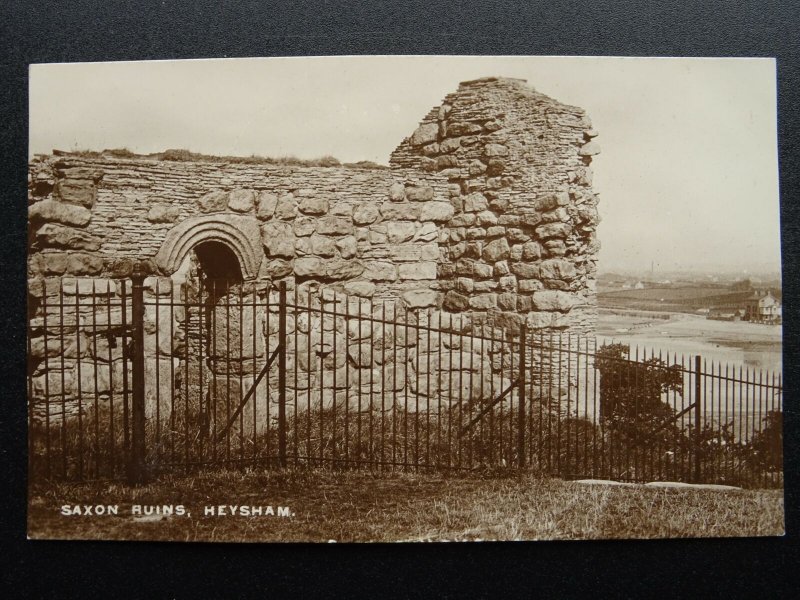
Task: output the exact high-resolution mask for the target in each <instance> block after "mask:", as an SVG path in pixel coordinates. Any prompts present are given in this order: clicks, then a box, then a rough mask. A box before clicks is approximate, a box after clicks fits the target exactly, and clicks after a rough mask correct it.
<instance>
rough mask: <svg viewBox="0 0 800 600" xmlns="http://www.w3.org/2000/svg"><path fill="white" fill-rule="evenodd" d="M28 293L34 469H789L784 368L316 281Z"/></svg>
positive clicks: (90, 286) (579, 473) (86, 286)
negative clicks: (513, 323)
mask: <svg viewBox="0 0 800 600" xmlns="http://www.w3.org/2000/svg"><path fill="white" fill-rule="evenodd" d="M31 298H32V300H31V304H30V318H29V331H28V334H29V335H28V366H29V378H28V382H29V390H28V395H29V403H28V406H29V419H30V436H29V438H30V468H31V475H32V478H33V479H66V480H82V479H116V478H123V477H126V478H128V479H129V480H131V481H141V480H143V479H144V478H146V477H147V476H152V475H153V474H156V473H159V472H162V471H170V470H174V469H185V470H196V469H200V468H203V467H205V466H211V465H265V466H276V467H277V466H286V465H296V466H317V467H333V468H360V467H363V468H370V469H408V470H455V469H459V470H494V469H500V470H502V469H511V468H528V469H532V470H534V471H538V472H541V473H544V474H551V475H555V476H561V477H570V478H577V477H592V478H609V479H618V480H630V481H650V480H676V481H693V482H709V483H724V484H732V485H742V486H751V487H755V486H757V487H779V486H782V484H783V470H782V469H783V465H782V414H783V413H782V407H783V404H782V403H783V397H782V390H783V388H782V381H781V377H780V375H779V374H775V373H768V372H763V371H758V372H755V371H753V370H749V369H745V368H743V367H736V368H734V367H732V366H730V365H721V364H718V363H714V362H710V363H709V362H706V361H704V360H702V359H701V358H700V357H683V356H677V355H668V354H666V353H657V352H652V351H645V350H642V349H638V348H630V347H628V346H624V345H621V344H599V343H598V342H597V340H596V339H595V338H594V337H591V336H576V335H569V334H559V333H546V332H542V331H526V330H525V328H524V327H521V328H518V329H516V330H510V329H508V328H501V327H499V326H497V325H496V324H495V323H494V322H493V320H492V317H491V315H485V314H455V315H454V314H449V313H444V312H441V311H438V310H434V309H416V310H411V309H407V308H405V307H404V305H403V304H402V303H401V302H399V301H395V300H392V299H384V300H377V299H376V300H373V299H366V298H358V297H347V296H344V295H342V294H339V293H335V292H333V291H331V290H329V289H320V288H318V287H317V286H314V285H313V284H311V283H310V282H309V283H304V284H301V285H299V286H297V287H295V288H294V289H292V290H287V289H286V285H285V284H280V285H269V284H265V283H253V282H242V281H229V280H217V279H208V278H204V277H203V276H202V273H199V274H197V273H195V274H191V275H190V276H188V277H187V279H186V280H185V281H180V282H179V281H173V280H171V279H168V278H155V277H151V278H147V279H146V280H145V279H144V278H143V277H141V276H139V277H135V278H134V279H133V280H120V281H111V280H105V279H103V280H100V279H98V280H64V281H61V282H59V281H53V280H49V281H47V282H43V283H42V285H41V286H40V287H39V288H37V289H36V290H34V291H33V293H32V295H31Z"/></svg>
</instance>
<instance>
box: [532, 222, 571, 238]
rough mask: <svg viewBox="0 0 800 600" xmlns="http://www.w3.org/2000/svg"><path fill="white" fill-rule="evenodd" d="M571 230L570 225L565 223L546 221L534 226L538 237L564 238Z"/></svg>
mask: <svg viewBox="0 0 800 600" xmlns="http://www.w3.org/2000/svg"><path fill="white" fill-rule="evenodd" d="M571 232H572V227H570V225H569V224H567V223H546V224H544V225H540V226H539V227H537V228H536V235H537V236H539V238H540V239H542V240H546V239H550V238H562V239H563V238H566V237H567V236H569V234H570V233H571Z"/></svg>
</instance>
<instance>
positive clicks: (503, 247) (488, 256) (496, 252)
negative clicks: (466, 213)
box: [483, 238, 511, 263]
mask: <svg viewBox="0 0 800 600" xmlns="http://www.w3.org/2000/svg"><path fill="white" fill-rule="evenodd" d="M510 254H511V249H510V248H509V245H508V242H507V241H506V239H505V238H498V239H496V240H492V241H491V242H489V243H488V244H486V246H484V248H483V259H484V260H485V261H486V262H491V263H494V262H497V261H499V260H505V259H507V258H508V257H509V256H510Z"/></svg>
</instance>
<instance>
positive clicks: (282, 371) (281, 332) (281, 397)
mask: <svg viewBox="0 0 800 600" xmlns="http://www.w3.org/2000/svg"><path fill="white" fill-rule="evenodd" d="M278 293H279V304H278V344H280V348H281V351H280V352H278V462H279V464H280V467H281V468H282V469H285V468H286V466H287V463H286V311H287V306H286V280H281V282H280V284H279V288H278ZM310 321H311V320H310V319H309V333H310V332H311V323H310Z"/></svg>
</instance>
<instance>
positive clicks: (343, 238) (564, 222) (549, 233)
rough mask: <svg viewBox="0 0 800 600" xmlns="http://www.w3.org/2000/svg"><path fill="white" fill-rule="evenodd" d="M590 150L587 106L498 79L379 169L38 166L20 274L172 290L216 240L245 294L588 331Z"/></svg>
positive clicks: (118, 162) (450, 105) (78, 162)
mask: <svg viewBox="0 0 800 600" xmlns="http://www.w3.org/2000/svg"><path fill="white" fill-rule="evenodd" d="M596 135H597V134H596V132H595V131H594V130H593V129H592V128H591V123H590V121H589V119H588V117H587V116H586V115H585V113H584V111H583V110H582V109H579V108H575V107H570V106H565V105H563V104H561V103H559V102H557V101H555V100H553V99H551V98H548V97H547V96H544V95H542V94H540V93H537V92H535V91H534V90H533V89H531V88H530V87H529V86H527V85H526V83H525V82H524V81H522V80H516V79H505V78H494V77H490V78H485V79H478V80H475V81H467V82H464V83H462V84H461V85H460V86H459V88H458V90H457V91H456V92H455V93H453V94H450V95H448V96H447V97H446V98H445V99H444V101H443V102H442V104H441V105H440V106H438V107H436V108H434V109H432V110H431V111H430V113H428V115H427V116H426V117H425V118H424V119H423V121H422V123H421V124H420V126H419V127H418V128H417V129H416V131H414V132H413V134H412V135H411V136H410V137H409V138H407V139H405V140H404V141H403V142H402V143H401V144H400V146H399V147H398V148H397V149H396V150H395V152H394V153H393V154H392V156H391V160H390V165H391V168H389V169H372V170H364V169H355V168H349V167H343V166H335V167H287V166H276V165H270V164H249V163H235V162H216V161H213V160H208V161H205V160H204V161H194V162H185V161H164V160H161V161H159V160H154V159H148V158H145V157H134V158H115V157H113V156H111V155H103V154H101V155H99V156H93V157H86V156H81V155H80V154H68V153H58V154H57V155H54V156H36V157H35V158H34V159H33V160H32V162H31V164H30V174H29V190H30V191H29V203H30V206H29V220H30V226H29V232H30V245H29V265H28V266H29V276H30V278H31V280H37V279H42V278H51V277H68V278H71V277H75V278H83V277H90V278H120V277H126V276H129V275H130V272H131V269H132V265H133V261H135V260H142V259H146V260H147V262H146V264H147V265H148V266H149V268H150V269H151V270H152V272H153V274H160V275H163V276H169V275H171V274H172V273H173V272H174V271H175V270H176V269H177V268H178V267H179V266H180V264H181V262H182V261H183V260H184V259H185V256H186V254H187V253H189V252H191V251H192V249H193V247H195V246H196V245H197V244H199V243H201V242H203V241H204V240H206V239H215V240H221V241H223V242H224V243H226V244H227V245H229V246H230V247H231V248H232V249H233V250H234V252H235V253H236V255H237V257H238V259H239V261H240V263H241V267H242V272H243V275H244V277H245V279H269V280H276V279H282V278H286V279H287V280H288V281H289V282H290V286H291V285H293V284H294V282H295V281H305V280H316V281H319V282H321V283H323V284H326V285H328V286H331V287H333V288H335V289H337V290H340V291H342V292H344V293H346V294H349V295H355V296H361V297H375V298H386V297H399V298H402V300H403V302H404V303H405V304H406V305H407V306H408V307H411V308H419V307H437V308H440V309H442V310H444V311H447V312H456V313H457V312H465V311H466V312H470V313H473V314H478V315H480V314H483V315H491V316H493V318H494V321H495V322H496V323H499V324H501V325H503V326H509V327H516V326H518V325H519V323H521V322H522V321H523V320H525V321H526V322H527V324H528V326H529V327H530V328H531V329H537V330H538V329H542V328H544V329H547V330H552V329H556V330H562V331H574V332H582V333H585V332H590V331H591V330H592V328H593V324H594V321H595V271H596V256H597V250H598V242H597V238H596V226H597V223H598V214H597V208H596V206H597V197H596V195H595V194H594V193H593V191H592V188H591V184H592V169H591V167H590V163H591V161H592V157H593V156H594V155H595V154H597V153H598V152H599V149H598V146H597V143H596V142H595V141H594V138H595V136H596ZM32 283H33V281H32ZM38 289H39V288H38V287H37V286H36V285H32V286H31V290H32V292H33V293H34V294H35V293H37V290H38Z"/></svg>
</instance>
